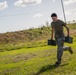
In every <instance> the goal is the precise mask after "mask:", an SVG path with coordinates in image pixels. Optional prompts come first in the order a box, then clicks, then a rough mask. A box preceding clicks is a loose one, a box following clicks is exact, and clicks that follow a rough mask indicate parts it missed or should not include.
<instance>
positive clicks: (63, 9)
mask: <svg viewBox="0 0 76 75" xmlns="http://www.w3.org/2000/svg"><path fill="white" fill-rule="evenodd" d="M61 5H62V10H63V15H64V21H65V22H66V15H65V10H64V4H63V0H61Z"/></svg>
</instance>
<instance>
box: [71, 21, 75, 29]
mask: <svg viewBox="0 0 76 75" xmlns="http://www.w3.org/2000/svg"><path fill="white" fill-rule="evenodd" d="M72 22H73V29H74V30H75V29H76V20H73V21H72Z"/></svg>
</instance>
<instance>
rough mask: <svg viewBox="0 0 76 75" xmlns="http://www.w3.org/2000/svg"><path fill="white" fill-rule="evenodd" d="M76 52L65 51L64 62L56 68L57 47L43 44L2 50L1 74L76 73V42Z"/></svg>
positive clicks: (43, 74) (61, 74) (74, 44)
mask: <svg viewBox="0 0 76 75" xmlns="http://www.w3.org/2000/svg"><path fill="white" fill-rule="evenodd" d="M66 45H69V46H72V48H73V51H74V54H73V55H71V54H70V53H69V52H64V55H63V60H62V64H61V65H60V66H59V67H58V68H55V67H54V66H53V65H54V63H55V61H56V47H54V46H47V45H45V46H41V47H33V48H22V49H17V50H12V51H4V52H0V75H76V50H75V49H76V42H74V43H73V44H66Z"/></svg>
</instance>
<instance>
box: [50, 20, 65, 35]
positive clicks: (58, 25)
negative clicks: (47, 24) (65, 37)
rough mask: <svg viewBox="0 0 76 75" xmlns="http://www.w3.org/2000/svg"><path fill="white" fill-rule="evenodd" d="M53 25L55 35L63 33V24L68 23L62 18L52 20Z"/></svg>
mask: <svg viewBox="0 0 76 75" xmlns="http://www.w3.org/2000/svg"><path fill="white" fill-rule="evenodd" d="M51 26H52V27H53V28H54V32H55V35H62V34H63V26H66V23H64V22H63V21H61V20H58V21H57V22H52V23H51Z"/></svg>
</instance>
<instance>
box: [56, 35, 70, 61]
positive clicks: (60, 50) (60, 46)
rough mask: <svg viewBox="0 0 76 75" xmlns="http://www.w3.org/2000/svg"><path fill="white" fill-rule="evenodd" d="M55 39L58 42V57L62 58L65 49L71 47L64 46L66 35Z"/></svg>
mask: <svg viewBox="0 0 76 75" xmlns="http://www.w3.org/2000/svg"><path fill="white" fill-rule="evenodd" d="M55 40H56V44H57V59H58V60H61V58H62V55H63V51H67V50H69V47H68V46H64V41H65V38H64V36H62V37H57V38H55Z"/></svg>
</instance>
